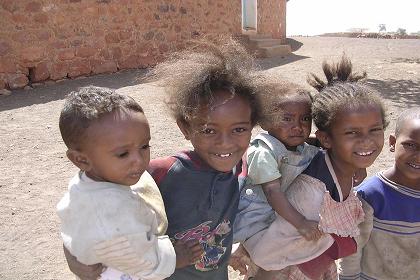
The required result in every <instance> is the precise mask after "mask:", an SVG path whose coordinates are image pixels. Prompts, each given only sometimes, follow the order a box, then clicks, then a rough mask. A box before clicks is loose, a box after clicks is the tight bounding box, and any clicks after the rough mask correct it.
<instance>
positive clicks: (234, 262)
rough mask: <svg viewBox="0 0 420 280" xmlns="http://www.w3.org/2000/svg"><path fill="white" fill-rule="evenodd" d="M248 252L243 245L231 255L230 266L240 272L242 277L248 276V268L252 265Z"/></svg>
mask: <svg viewBox="0 0 420 280" xmlns="http://www.w3.org/2000/svg"><path fill="white" fill-rule="evenodd" d="M250 260H251V259H250V258H249V255H248V252H247V251H246V250H245V248H244V247H243V246H242V245H239V247H238V249H236V251H235V252H233V253H232V254H231V255H230V259H229V265H230V266H231V267H232V268H233V269H234V270H238V271H239V273H240V275H247V273H248V269H247V265H248V267H249V266H250V265H251V263H248V262H250Z"/></svg>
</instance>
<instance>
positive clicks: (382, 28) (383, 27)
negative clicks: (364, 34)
mask: <svg viewBox="0 0 420 280" xmlns="http://www.w3.org/2000/svg"><path fill="white" fill-rule="evenodd" d="M378 28H379V32H386V26H385V24H383V23H381V24H379V26H378Z"/></svg>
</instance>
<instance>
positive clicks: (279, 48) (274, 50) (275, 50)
mask: <svg viewBox="0 0 420 280" xmlns="http://www.w3.org/2000/svg"><path fill="white" fill-rule="evenodd" d="M291 52H292V49H291V48H290V46H289V45H276V46H271V47H260V48H258V52H257V56H258V57H260V58H268V57H276V56H282V57H283V56H286V55H289V54H290V53H291Z"/></svg>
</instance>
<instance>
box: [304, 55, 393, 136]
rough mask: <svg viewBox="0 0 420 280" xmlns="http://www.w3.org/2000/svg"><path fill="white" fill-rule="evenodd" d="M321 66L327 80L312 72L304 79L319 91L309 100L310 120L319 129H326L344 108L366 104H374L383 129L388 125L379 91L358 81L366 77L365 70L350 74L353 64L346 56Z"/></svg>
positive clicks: (327, 129) (364, 105) (366, 105)
mask: <svg viewBox="0 0 420 280" xmlns="http://www.w3.org/2000/svg"><path fill="white" fill-rule="evenodd" d="M322 69H323V71H324V75H325V77H326V78H327V82H324V81H323V80H322V79H320V78H319V77H317V76H316V75H314V74H313V73H311V74H310V75H311V76H310V77H308V80H307V81H308V83H309V84H310V85H311V86H312V87H314V88H315V89H316V90H317V91H319V93H318V94H316V95H315V97H314V101H313V103H312V119H313V121H314V123H315V125H316V126H317V128H318V129H319V130H322V131H327V132H329V131H330V128H331V124H332V122H333V121H334V119H335V118H336V116H337V114H338V113H339V112H341V111H342V110H343V109H350V110H352V109H358V108H360V107H369V106H377V107H378V108H379V110H380V111H381V115H382V123H383V125H384V128H385V127H386V126H387V125H388V121H387V115H386V110H385V105H384V103H383V102H382V100H381V98H380V96H379V93H378V92H377V91H376V90H374V89H373V88H371V87H370V86H368V85H366V84H363V83H362V82H361V80H362V79H364V78H366V72H363V73H362V74H357V73H353V72H352V69H353V67H352V63H351V61H350V60H349V59H348V58H347V57H346V56H345V55H343V56H342V58H341V61H340V62H339V63H338V64H335V63H333V64H328V63H327V62H324V63H323V64H322Z"/></svg>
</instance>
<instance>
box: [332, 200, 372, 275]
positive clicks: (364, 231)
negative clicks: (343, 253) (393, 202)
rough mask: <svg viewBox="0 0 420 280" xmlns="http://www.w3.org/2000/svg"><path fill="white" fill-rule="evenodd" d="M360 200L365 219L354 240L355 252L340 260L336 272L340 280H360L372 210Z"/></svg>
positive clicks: (369, 231) (370, 227) (370, 226)
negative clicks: (355, 244)
mask: <svg viewBox="0 0 420 280" xmlns="http://www.w3.org/2000/svg"><path fill="white" fill-rule="evenodd" d="M360 200H361V201H362V206H363V211H364V213H365V219H364V221H363V222H362V223H360V225H359V229H360V235H359V236H358V237H356V238H355V240H356V243H357V252H356V253H355V254H353V255H351V256H348V257H345V258H343V259H341V260H340V263H339V264H340V265H339V270H338V272H339V279H340V280H347V279H349V280H350V279H352V280H353V279H360V276H361V275H360V274H361V271H362V269H361V262H362V253H363V248H364V247H365V246H366V243H367V242H368V241H369V238H370V233H371V232H372V229H373V208H372V207H371V206H370V205H369V204H368V203H367V202H366V201H365V200H364V199H362V198H360Z"/></svg>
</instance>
